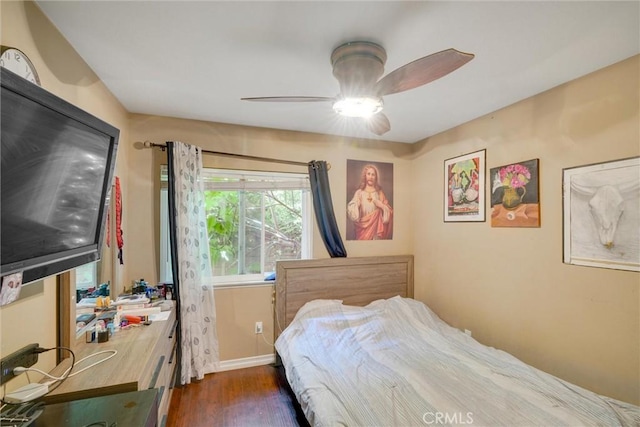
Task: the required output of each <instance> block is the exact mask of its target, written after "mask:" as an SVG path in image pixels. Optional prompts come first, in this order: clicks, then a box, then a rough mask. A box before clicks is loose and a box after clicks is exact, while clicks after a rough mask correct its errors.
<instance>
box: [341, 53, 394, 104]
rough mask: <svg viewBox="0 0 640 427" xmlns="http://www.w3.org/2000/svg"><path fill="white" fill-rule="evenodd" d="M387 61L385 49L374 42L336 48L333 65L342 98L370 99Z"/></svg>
mask: <svg viewBox="0 0 640 427" xmlns="http://www.w3.org/2000/svg"><path fill="white" fill-rule="evenodd" d="M386 61H387V53H386V52H385V50H384V48H383V47H382V46H380V45H378V44H375V43H372V42H365V41H358V42H349V43H345V44H343V45H340V46H338V47H337V48H335V49H334V51H333V53H332V54H331V65H333V75H334V76H335V78H336V79H337V80H338V82H339V83H340V92H341V94H342V96H343V97H344V98H350V97H370V96H371V95H372V93H373V87H374V86H375V84H376V82H377V81H378V79H380V77H381V76H382V73H384V64H385V62H386Z"/></svg>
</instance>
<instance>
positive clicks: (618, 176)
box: [562, 157, 640, 271]
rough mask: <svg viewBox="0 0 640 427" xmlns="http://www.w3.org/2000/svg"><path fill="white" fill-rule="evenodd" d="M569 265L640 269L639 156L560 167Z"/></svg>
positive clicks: (565, 254) (564, 242) (566, 257)
mask: <svg viewBox="0 0 640 427" xmlns="http://www.w3.org/2000/svg"><path fill="white" fill-rule="evenodd" d="M562 189H563V234H564V236H563V254H564V262H565V263H566V264H575V265H582V266H588V267H601V268H612V269H617V270H629V271H640V157H634V158H628V159H621V160H615V161H610V162H603V163H597V164H591V165H585V166H577V167H572V168H566V169H563V171H562Z"/></svg>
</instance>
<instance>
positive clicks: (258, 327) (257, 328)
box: [256, 322, 262, 334]
mask: <svg viewBox="0 0 640 427" xmlns="http://www.w3.org/2000/svg"><path fill="white" fill-rule="evenodd" d="M261 333H262V322H256V334H261Z"/></svg>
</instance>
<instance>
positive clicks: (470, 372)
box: [276, 297, 640, 427]
mask: <svg viewBox="0 0 640 427" xmlns="http://www.w3.org/2000/svg"><path fill="white" fill-rule="evenodd" d="M276 349H277V350H278V353H279V354H280V356H281V358H282V361H283V364H284V367H285V371H286V374H287V378H288V380H289V382H290V384H291V388H292V389H293V391H294V393H295V394H296V396H297V398H298V401H299V402H300V404H301V406H302V409H303V411H304V412H305V415H306V416H307V419H308V420H309V422H310V423H311V425H313V426H340V425H344V426H350V427H355V426H410V425H411V426H424V425H438V426H442V425H464V426H514V427H515V426H587V425H600V426H619V425H623V426H639V425H640V407H637V406H634V405H630V404H627V403H624V402H621V401H618V400H614V399H610V398H607V397H604V396H600V395H598V394H595V393H593V392H590V391H587V390H585V389H583V388H580V387H578V386H576V385H573V384H570V383H567V382H565V381H562V380H560V379H558V378H556V377H554V376H552V375H549V374H546V373H544V372H542V371H540V370H538V369H535V368H533V367H531V366H529V365H526V364H525V363H523V362H521V361H520V360H518V359H516V358H515V357H513V356H511V355H509V354H507V353H505V352H503V351H499V350H496V349H494V348H490V347H486V346H484V345H482V344H480V343H478V342H477V341H475V340H474V339H472V338H471V337H469V336H467V335H465V334H464V333H462V332H460V331H458V330H457V329H455V328H452V327H450V326H448V325H447V324H446V323H444V322H443V321H442V320H440V319H439V318H438V317H437V316H436V315H435V313H433V312H432V311H431V310H430V309H429V308H428V307H426V306H425V305H424V304H422V303H420V302H418V301H414V300H411V299H405V298H400V297H396V298H391V299H389V300H380V301H375V302H373V303H371V304H370V305H368V306H367V307H352V306H344V305H342V304H341V302H340V301H334V300H316V301H312V302H310V303H307V304H306V305H305V306H304V307H302V308H301V309H300V311H299V312H298V314H297V315H296V318H295V319H294V321H293V322H292V323H291V325H289V327H287V328H286V329H285V331H284V332H283V333H282V334H281V335H280V337H279V338H278V340H277V341H276Z"/></svg>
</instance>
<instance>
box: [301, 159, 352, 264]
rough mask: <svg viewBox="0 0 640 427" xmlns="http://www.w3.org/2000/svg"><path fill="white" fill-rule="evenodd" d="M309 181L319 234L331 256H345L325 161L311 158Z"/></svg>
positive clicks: (345, 252)
mask: <svg viewBox="0 0 640 427" xmlns="http://www.w3.org/2000/svg"><path fill="white" fill-rule="evenodd" d="M309 181H310V183H311V194H312V195H313V210H314V211H315V213H316V222H317V224H318V228H319V229H320V235H321V236H322V240H323V241H324V246H325V247H326V248H327V251H328V252H329V255H330V256H331V258H335V257H346V256H347V251H346V249H345V248H344V244H343V243H342V238H341V237H340V231H339V230H338V224H337V223H336V215H335V213H334V211H333V203H332V202H331V188H330V186H329V176H328V175H327V162H325V161H322V160H318V161H316V160H312V161H310V162H309Z"/></svg>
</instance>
